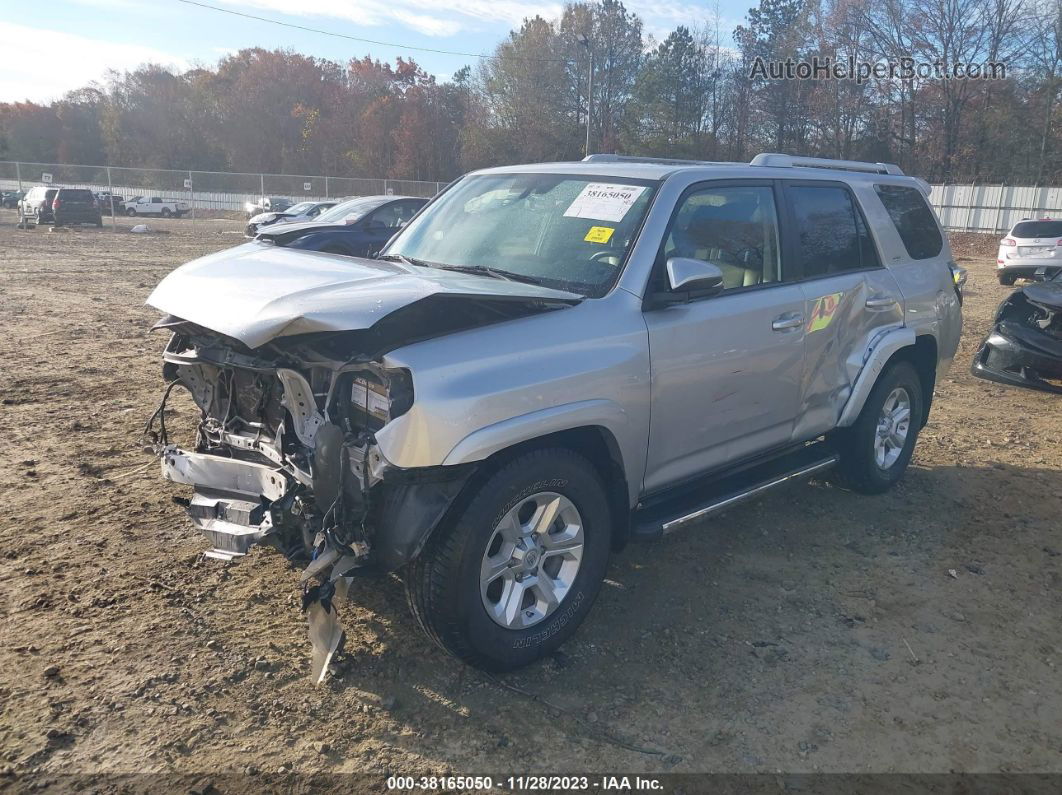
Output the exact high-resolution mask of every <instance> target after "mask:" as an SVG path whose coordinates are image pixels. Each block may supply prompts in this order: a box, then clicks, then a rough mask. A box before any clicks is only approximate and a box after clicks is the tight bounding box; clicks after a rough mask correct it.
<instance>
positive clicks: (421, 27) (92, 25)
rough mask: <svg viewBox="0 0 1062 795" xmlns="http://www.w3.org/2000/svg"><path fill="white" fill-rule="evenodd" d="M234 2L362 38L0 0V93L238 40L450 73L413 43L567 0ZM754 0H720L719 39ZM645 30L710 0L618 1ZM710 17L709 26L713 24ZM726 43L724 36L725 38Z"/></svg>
mask: <svg viewBox="0 0 1062 795" xmlns="http://www.w3.org/2000/svg"><path fill="white" fill-rule="evenodd" d="M202 2H204V3H206V4H208V5H214V6H218V7H222V8H226V9H229V10H231V11H239V12H242V13H247V14H253V15H256V16H261V17H267V18H270V19H275V20H278V21H282V22H287V23H290V24H294V25H304V26H309V27H315V28H321V29H324V30H328V31H333V32H335V33H342V34H344V35H347V36H357V37H361V38H367V39H375V40H377V41H381V42H393V43H396V44H399V45H401V46H385V45H381V44H367V43H364V44H363V43H360V42H354V41H348V40H344V39H338V38H334V37H332V36H324V35H321V34H317V33H311V32H307V31H300V30H295V29H292V28H286V27H281V26H278V25H273V24H269V23H267V22H260V21H257V20H253V19H246V18H241V17H237V16H233V15H231V14H226V13H219V12H217V11H211V10H208V9H205V8H200V7H197V6H194V5H189V4H186V3H182V2H180V0H48V2H47V13H44V14H42V13H36V12H34V11H32V10H31V9H34V8H35V7H36V6H34V5H33V4H32V3H27V2H26V0H0V53H3V58H4V66H3V69H2V70H0V102H14V101H22V100H27V99H29V100H33V101H35V102H48V101H50V100H52V99H57V98H59V97H60V96H62V95H63V94H64V93H65V92H66V91H69V90H71V89H74V88H80V87H81V86H84V85H86V84H87V83H89V82H90V81H94V80H101V79H102V78H103V76H104V75H105V74H106V72H107V70H108V69H115V70H118V71H123V70H127V69H133V68H135V67H137V66H139V65H140V64H142V63H146V62H154V63H161V64H165V65H168V66H171V67H175V68H178V69H186V68H188V67H190V66H193V65H213V64H214V63H216V62H217V60H218V59H219V58H222V57H224V56H225V55H227V54H228V53H231V52H235V51H237V50H240V49H242V48H245V47H265V48H267V49H273V48H279V47H284V48H290V49H293V50H296V51H298V52H301V53H304V54H307V55H313V56H317V57H319V58H329V59H332V60H336V61H338V62H340V63H342V62H345V61H347V60H349V59H350V58H352V57H361V56H364V55H371V56H373V57H374V58H378V59H380V60H386V61H392V62H393V61H394V59H395V58H396V57H398V56H400V55H401V56H404V57H412V58H414V59H415V60H416V61H417V63H419V64H420V65H421V66H423V67H424V68H425V69H427V71H429V72H431V73H433V74H435V75H437V76H438V77H439V78H440V79H446V78H448V77H449V76H450V75H452V74H453V73H454V72H456V71H457V70H458V69H460V68H461V67H462V66H464V65H465V64H468V63H475V62H476V61H477V60H478V59H476V58H470V57H466V56H458V55H444V54H440V53H429V52H421V51H417V50H413V49H409V48H411V47H425V48H430V49H440V50H456V51H460V52H466V53H482V54H490V53H491V52H492V51H493V49H494V47H495V45H496V44H497V43H498V42H499V41H501V40H502V39H503V38H505V37H506V36H507V35H508V33H509V31H510V30H511V29H512V28H514V27H516V26H518V25H519V24H520V22H521V20H523V19H524V18H525V17H529V16H534V15H535V14H540V15H541V16H543V17H545V18H547V19H555V18H557V17H559V16H560V12H561V8H562V6H563V0H445V1H444V2H440V1H439V0H202ZM752 4H753V0H718V13H719V16H720V18H721V20H722V22H721V25H720V27H721V30H722V31H723V36H724V39H727V40H728V38H729V37H728V35H727V34H728V33H729V32H730V30H731V29H732V28H733V26H734V24H736V22H737V21H738V20H740V19H741V18H742V17H743V16H744V14H745V11H746V10H747V9H748V7H749V6H750V5H752ZM625 5H626V6H627V8H628V9H629V10H631V11H634V12H635V13H637V14H638V15H639V16H641V18H642V20H643V23H644V25H645V32H646V33H649V34H652V35H654V36H655V37H656V38H657V39H661V38H663V37H664V36H666V35H667V33H668V32H669V31H670V30H672V29H673V28H675V27H676V26H677V25H687V26H690V27H695V28H699V27H701V26H703V25H705V24H707V23H709V22H710V21H711V20H714V18H715V14H716V5H717V4H716V0H625ZM711 24H713V25H714V22H712V23H711ZM725 43H726V42H725V41H724V44H725Z"/></svg>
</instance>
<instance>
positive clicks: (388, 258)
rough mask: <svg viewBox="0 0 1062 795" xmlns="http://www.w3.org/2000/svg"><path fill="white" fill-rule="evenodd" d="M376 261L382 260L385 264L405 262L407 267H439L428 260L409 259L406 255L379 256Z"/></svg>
mask: <svg viewBox="0 0 1062 795" xmlns="http://www.w3.org/2000/svg"><path fill="white" fill-rule="evenodd" d="M376 259H382V260H384V261H385V262H404V263H405V264H406V265H415V266H417V267H419V268H434V267H437V266H436V265H435V264H434V263H431V262H428V261H427V260H422V259H413V257H407V256H406V255H405V254H379V255H377V257H376Z"/></svg>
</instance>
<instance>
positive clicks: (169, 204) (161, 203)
mask: <svg viewBox="0 0 1062 795" xmlns="http://www.w3.org/2000/svg"><path fill="white" fill-rule="evenodd" d="M122 209H123V210H125V214H126V215H128V216H130V217H132V216H137V215H157V216H160V217H162V218H169V217H171V216H174V217H177V218H180V217H181V216H182V215H184V214H185V213H186V212H188V211H190V210H191V209H192V206H191V205H190V204H188V202H180V201H170V200H169V199H162V198H160V197H158V196H137V197H136V198H134V199H130V200H129V201H127V202H124V203H123V204H122Z"/></svg>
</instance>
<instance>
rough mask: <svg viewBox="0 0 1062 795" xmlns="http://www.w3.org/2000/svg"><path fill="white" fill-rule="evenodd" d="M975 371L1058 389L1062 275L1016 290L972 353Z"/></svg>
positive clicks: (1007, 380)
mask: <svg viewBox="0 0 1062 795" xmlns="http://www.w3.org/2000/svg"><path fill="white" fill-rule="evenodd" d="M971 371H972V373H973V375H975V376H977V377H978V378H984V379H987V380H989V381H995V382H996V383H1000V384H1008V385H1010V386H1020V387H1025V388H1026V389H1035V390H1038V391H1041V392H1050V393H1052V394H1056V395H1062V280H1060V278H1059V277H1058V276H1056V277H1055V278H1054V279H1053V280H1052V281H1049V282H1044V283H1042V284H1033V285H1029V286H1028V287H1024V288H1022V289H1021V290H1017V291H1015V292H1014V293H1013V294H1011V296H1010V297H1009V298H1007V300H1005V301H1004V302H1003V303H1002V304H1001V305H1000V307H999V309H998V310H997V311H996V317H995V325H994V326H993V328H992V331H991V332H990V333H989V335H988V337H986V338H985V341H984V342H983V343H982V344H981V347H980V348H979V349H978V351H977V353H976V354H975V355H974V360H973V366H972V368H971Z"/></svg>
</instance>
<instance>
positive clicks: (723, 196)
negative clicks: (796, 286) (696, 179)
mask: <svg viewBox="0 0 1062 795" xmlns="http://www.w3.org/2000/svg"><path fill="white" fill-rule="evenodd" d="M778 248H779V246H778V212H777V209H776V207H775V203H774V191H773V190H772V189H771V188H770V187H767V186H747V187H740V186H730V187H717V188H711V187H710V188H705V189H703V190H698V191H696V192H694V193H691V194H689V195H688V196H687V197H686V198H685V199H684V200H683V202H682V205H681V206H680V207H679V209H678V212H677V213H676V214H675V220H674V222H673V223H672V225H671V232H670V233H669V234H668V238H667V241H666V242H665V244H664V257H665V259H666V258H668V257H691V258H693V259H699V260H702V261H704V262H710V263H712V264H713V265H715V266H717V267H718V268H719V269H720V270H721V271H722V272H723V287H724V288H725V289H727V290H733V289H735V288H738V287H751V286H754V285H757V284H767V283H770V282H778V281H781V280H782V271H781V259H780V257H779V251H778Z"/></svg>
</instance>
